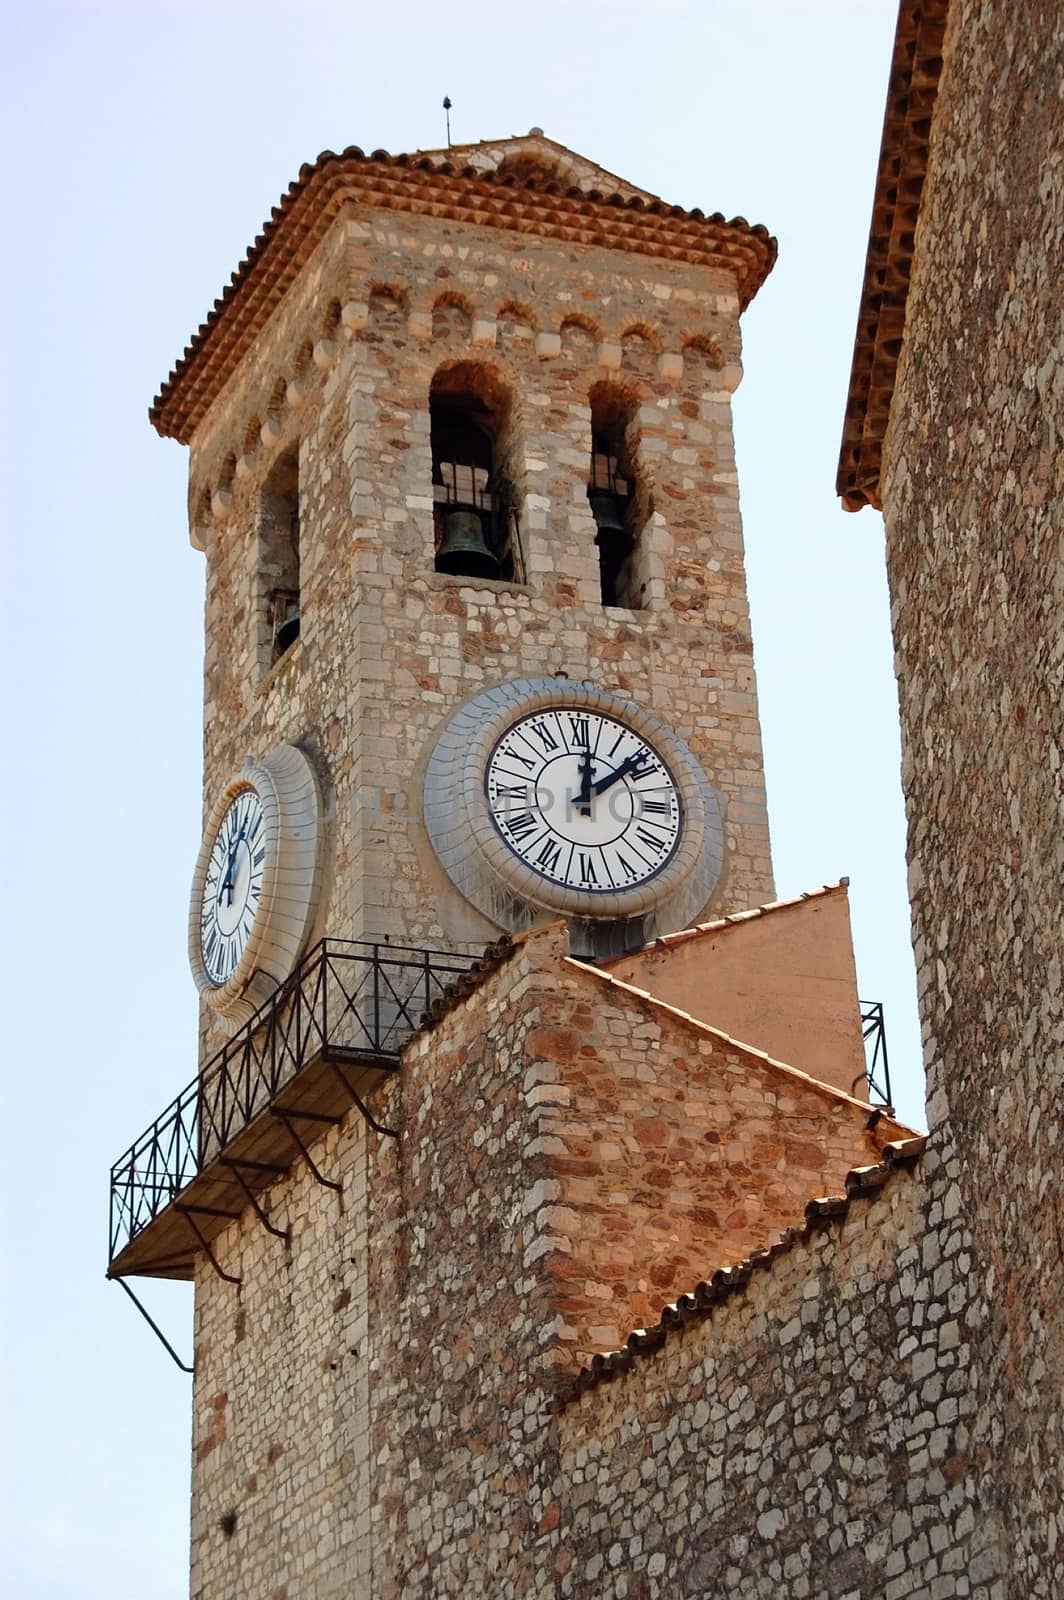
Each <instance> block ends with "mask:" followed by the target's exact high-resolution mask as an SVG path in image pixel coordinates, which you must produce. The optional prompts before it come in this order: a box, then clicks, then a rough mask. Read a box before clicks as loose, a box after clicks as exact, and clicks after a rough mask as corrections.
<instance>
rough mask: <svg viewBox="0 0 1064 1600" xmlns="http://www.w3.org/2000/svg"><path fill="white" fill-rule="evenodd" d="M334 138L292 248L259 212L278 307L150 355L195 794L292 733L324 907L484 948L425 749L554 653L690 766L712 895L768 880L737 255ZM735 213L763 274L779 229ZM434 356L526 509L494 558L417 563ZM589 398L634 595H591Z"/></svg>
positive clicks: (488, 925) (333, 919) (338, 930)
mask: <svg viewBox="0 0 1064 1600" xmlns="http://www.w3.org/2000/svg"><path fill="white" fill-rule="evenodd" d="M539 142H540V143H542V141H539ZM526 143H528V141H516V144H517V145H518V146H521V147H522V148H523V146H524V145H525V144H526ZM546 143H547V144H548V145H549V141H547V142H546ZM532 144H533V145H536V144H537V141H536V140H533V141H532ZM551 148H554V149H556V148H557V147H551ZM533 153H535V152H533ZM495 158H496V159H497V156H496V157H495ZM537 159H539V158H538V157H537ZM350 166H351V167H352V168H353V169H355V171H356V176H357V175H358V174H359V173H363V172H367V171H372V172H374V173H375V174H376V188H375V189H373V187H372V185H367V193H366V195H365V196H364V197H363V196H360V194H359V193H358V192H357V189H356V188H355V186H354V185H352V189H353V192H352V195H351V197H350V199H347V200H345V202H344V203H343V205H342V206H340V208H339V214H338V215H336V216H335V218H333V219H332V220H331V221H330V222H329V224H328V226H323V228H322V236H321V238H320V242H318V243H316V245H315V247H314V248H313V250H312V251H311V252H310V254H309V257H308V259H306V261H305V262H303V263H302V264H300V262H299V261H298V259H297V260H296V261H291V260H288V259H286V258H285V256H284V253H283V247H282V245H281V243H280V238H281V236H280V235H279V236H278V240H276V241H272V248H273V249H274V252H275V254H276V255H277V256H278V261H277V262H276V263H275V264H274V266H273V268H272V271H273V273H274V275H275V278H276V276H277V275H281V276H282V277H283V278H284V280H285V281H284V286H283V291H282V290H279V289H272V290H271V291H270V292H271V293H273V296H274V299H273V301H271V302H270V305H269V307H268V308H267V309H269V310H270V314H269V315H268V316H266V314H265V312H264V311H262V310H259V309H258V308H257V307H256V306H249V305H245V303H244V300H242V299H241V296H240V294H239V293H237V294H236V295H234V296H233V297H232V303H231V304H229V305H228V306H227V305H226V304H225V302H224V301H223V302H222V311H223V313H224V314H223V315H222V317H221V319H220V321H219V322H218V325H217V327H216V328H215V329H214V331H213V332H212V333H211V334H210V337H208V338H207V341H206V344H205V346H204V347H203V349H202V350H201V351H198V352H197V354H196V360H197V361H198V363H199V369H202V371H200V370H199V369H198V370H197V375H196V382H195V383H194V382H193V381H192V379H191V378H189V377H187V376H185V377H184V378H182V377H181V369H179V373H178V378H179V380H180V381H179V388H180V385H181V384H182V383H183V385H184V388H183V389H182V390H181V392H180V393H179V395H178V398H177V399H176V400H175V399H174V398H173V380H172V382H171V386H170V388H169V390H164V393H163V400H162V402H161V403H160V406H159V407H157V413H156V417H157V422H158V423H159V425H160V426H162V427H163V428H164V429H168V430H169V431H171V432H173V433H174V434H176V435H177V436H178V437H182V438H186V439H187V440H188V441H189V442H190V445H191V468H190V471H191V487H190V507H191V518H192V532H193V539H194V541H195V542H197V543H199V544H201V545H202V547H203V548H204V550H205V552H206V559H207V602H206V656H205V667H206V677H205V759H204V780H205V797H206V803H207V805H208V806H209V805H210V803H211V801H212V800H213V798H214V796H215V795H216V794H217V792H218V790H219V788H220V787H221V785H223V784H224V783H225V781H226V780H227V778H228V777H229V776H230V775H231V774H232V772H233V771H234V770H236V769H238V768H239V767H240V765H241V763H242V762H243V761H244V760H245V759H246V758H247V756H248V753H249V752H252V751H256V750H259V749H263V748H266V747H268V746H270V745H271V744H273V743H275V742H276V741H278V740H289V741H292V742H295V743H298V744H299V745H300V746H301V747H302V748H303V749H304V750H305V751H306V752H307V753H308V755H310V757H311V759H312V760H313V762H314V764H315V767H316V769H317V772H318V776H319V779H320V781H321V784H322V787H323V791H324V795H325V801H326V808H327V814H328V827H327V861H326V870H325V890H324V893H323V896H322V900H321V906H320V913H319V918H318V926H317V931H318V932H319V933H324V932H327V933H328V934H329V936H330V937H334V938H384V937H388V938H390V939H392V940H393V941H398V942H406V943H411V944H425V943H429V944H445V945H448V946H451V947H463V948H464V947H468V946H471V945H472V946H479V945H481V944H483V943H484V942H485V941H486V940H489V939H491V938H493V937H496V936H497V934H498V932H499V929H498V927H497V926H496V925H494V924H493V923H492V922H491V921H489V920H488V919H487V918H486V917H485V916H484V915H482V914H481V913H480V912H478V911H476V910H475V909H474V908H473V907H472V906H471V905H470V904H469V902H468V901H467V900H464V899H463V898H462V896H461V895H460V894H459V893H458V892H457V890H456V889H455V888H454V887H453V886H452V885H451V884H450V882H449V880H448V879H447V878H446V877H445V875H444V874H443V872H442V871H441V869H440V867H439V865H438V863H437V861H436V858H435V856H434V854H433V851H432V849H431V846H430V844H429V841H428V839H427V836H426V834H425V830H424V826H423V823H422V789H423V784H424V771H425V765H426V762H427V759H428V755H429V753H430V751H431V749H432V747H433V744H434V741H435V739H436V737H437V736H438V734H439V732H440V730H441V728H442V727H443V725H444V724H445V723H446V721H447V719H448V717H449V716H450V715H451V714H452V713H453V711H454V710H455V708H456V707H458V706H460V705H461V704H462V703H463V702H465V701H466V700H468V699H469V698H470V697H471V696H473V695H474V694H476V693H477V692H478V691H481V690H482V689H484V688H485V687H487V686H490V685H492V684H493V683H497V682H500V681H505V680H508V679H515V678H535V677H543V676H547V677H550V676H554V675H558V674H564V675H566V676H567V677H568V678H569V679H570V680H573V681H576V682H591V683H594V684H595V685H597V686H600V687H606V688H611V689H616V690H619V691H620V692H622V693H623V694H625V695H626V696H630V697H631V698H632V699H634V700H636V701H638V702H639V703H641V704H643V705H645V706H647V707H648V708H649V709H651V710H652V711H654V712H655V714H657V715H658V716H659V717H660V718H661V719H662V720H663V721H665V722H667V723H668V725H669V727H670V728H671V729H673V730H674V731H675V732H676V733H677V734H678V735H679V736H680V737H681V738H682V739H683V740H685V741H686V743H687V744H688V746H689V747H690V749H691V750H692V751H693V752H694V754H695V756H696V758H697V759H698V760H699V762H700V763H701V765H702V766H703V767H704V770H705V772H706V774H707V776H708V778H709V780H710V782H711V783H712V784H713V786H714V787H715V789H716V790H717V792H718V794H719V795H720V796H721V799H722V802H723V808H724V819H725V855H724V866H723V870H722V872H721V875H720V878H719V880H718V882H717V884H716V887H715V889H714V891H713V894H712V898H711V901H710V902H709V903H708V904H707V905H706V906H705V907H704V908H703V909H704V912H705V914H706V915H707V916H708V915H711V914H718V913H724V912H727V911H729V910H736V909H741V908H745V907H746V906H748V905H752V904H757V903H760V902H763V901H765V900H767V899H771V898H772V874H771V864H770V857H769V841H768V829H767V821H766V811H765V795H764V774H763V767H762V754H761V740H760V731H759V724H758V714H757V700H756V689H755V680H754V665H753V656H752V646H751V637H750V623H749V613H748V607H747V599H746V586H745V578H744V568H743V545H742V533H741V525H740V517H739V504H738V488H737V483H736V474H735V460H734V451H733V441H732V422H731V395H732V392H733V391H734V389H735V387H736V385H737V383H738V382H739V379H740V375H741V366H740V335H739V320H738V319H739V312H740V306H741V304H743V303H745V300H746V299H747V298H748V297H749V295H750V293H751V292H752V290H753V287H756V273H753V269H751V268H750V267H749V265H748V264H747V263H745V262H744V260H743V259H741V258H740V257H739V256H738V255H737V256H736V258H735V262H736V265H735V267H734V268H732V269H731V270H729V266H728V262H729V257H728V256H727V255H720V254H718V255H717V256H716V257H714V258H713V260H714V261H715V262H716V264H709V265H707V264H703V262H702V260H700V259H695V260H694V261H692V260H687V259H682V258H681V252H680V251H679V250H677V249H675V248H672V247H671V246H669V245H668V244H666V243H664V242H663V244H662V247H661V254H660V255H655V254H653V253H646V251H647V249H653V246H644V245H643V244H640V247H639V248H640V251H641V252H642V253H638V254H626V253H625V250H626V246H625V244H624V240H625V238H626V237H627V235H625V234H624V233H623V232H618V235H617V236H618V241H619V244H620V246H621V247H620V248H617V247H609V236H608V235H607V234H606V233H605V231H604V230H596V231H593V232H592V231H588V232H587V233H585V235H584V236H582V237H577V235H576V234H575V232H574V231H573V230H570V231H571V232H573V237H572V238H565V239H562V238H551V237H545V236H544V233H546V232H547V228H546V226H544V230H543V232H528V231H520V230H521V229H522V228H523V227H524V220H523V219H524V213H525V212H526V211H527V209H528V207H529V206H531V205H532V202H533V200H534V198H535V191H534V190H529V191H527V192H523V191H522V190H521V189H520V187H518V188H513V187H510V188H506V189H503V191H502V193H503V194H504V196H505V198H506V203H507V208H508V210H507V213H506V217H508V216H509V215H511V214H512V216H513V219H514V220H513V224H512V226H513V229H514V231H513V232H510V231H509V224H508V222H507V220H506V217H503V218H501V219H500V218H499V217H495V218H494V220H493V225H492V226H491V227H487V226H480V225H476V224H475V223H472V222H466V221H464V220H458V221H455V220H452V219H451V218H450V217H448V216H447V215H446V214H441V215H424V214H421V215H414V214H405V213H401V212H399V211H398V210H397V209H389V207H390V206H397V205H398V203H399V202H398V201H396V199H395V197H394V195H392V194H391V193H390V191H389V186H388V181H387V180H389V179H390V177H391V175H392V174H393V173H394V174H395V177H396V179H398V178H399V177H403V176H404V173H403V169H399V168H395V167H391V168H389V167H388V166H386V165H385V164H384V162H383V161H381V162H354V161H352V162H351V163H350ZM593 170H594V169H593ZM540 176H542V173H541V174H540ZM360 181H361V180H360ZM420 181H422V182H423V183H424V184H428V183H430V182H431V184H432V186H433V191H432V192H433V195H434V196H435V197H436V199H437V200H438V204H437V205H436V207H435V209H436V210H437V211H439V212H441V213H445V212H446V201H447V198H448V186H449V185H450V186H458V187H461V185H462V184H463V183H464V185H465V187H466V188H470V187H471V180H470V179H469V178H468V177H466V178H464V179H461V180H460V179H458V178H448V177H447V175H446V174H442V175H441V174H440V173H439V172H437V171H436V169H435V168H433V169H431V173H422V174H421V178H420ZM396 187H398V184H396ZM484 187H485V184H484V183H483V182H481V183H480V184H479V188H480V189H483V188H484ZM619 188H620V189H622V190H624V196H626V197H628V198H631V197H632V196H635V204H634V205H633V207H632V210H631V211H630V212H627V213H626V212H624V211H622V210H620V209H619V208H617V207H614V208H613V216H615V217H616V216H620V217H621V218H622V220H623V219H624V218H625V216H626V215H629V216H630V215H635V216H637V217H639V216H642V211H640V210H639V209H638V208H639V207H642V206H643V202H642V201H641V200H640V199H639V197H638V194H637V193H636V191H630V190H628V189H627V188H626V187H625V186H624V185H619ZM370 191H372V192H370ZM600 198H601V197H600ZM557 203H560V202H557ZM567 204H569V205H570V207H574V206H576V207H577V208H578V209H579V206H580V205H584V204H585V203H584V202H582V201H581V202H579V203H578V202H577V201H574V200H570V201H568V202H567ZM587 204H588V205H591V202H587ZM655 204H658V205H659V210H660V211H661V213H662V214H663V215H664V216H665V217H668V215H669V211H668V208H666V207H660V203H656V202H655ZM600 209H601V208H600ZM654 221H655V225H656V226H659V227H660V225H661V223H660V219H659V218H657V217H655V218H654ZM709 222H710V219H701V220H700V221H698V222H697V223H696V224H695V225H696V226H700V227H702V228H703V229H704V228H706V227H707V226H708V225H709ZM625 226H626V227H627V226H628V224H627V223H626V224H625ZM729 226H730V225H729ZM743 228H744V230H746V225H745V224H744V225H743ZM615 231H617V230H616V229H615ZM755 232H756V236H755V237H753V245H754V246H755V247H756V251H759V252H760V256H759V259H758V262H757V263H756V265H757V269H758V271H760V272H761V274H762V275H763V272H764V271H765V270H767V267H768V266H769V265H771V256H772V251H771V249H770V245H771V241H768V242H767V243H766V242H765V238H766V237H767V236H763V230H759V231H755ZM745 237H746V238H747V239H748V240H749V238H750V237H751V230H746V231H745ZM665 238H666V236H665V235H664V234H663V235H662V239H663V241H664V240H665ZM687 253H688V254H690V253H691V252H689V251H688V252H687ZM253 254H254V253H253ZM707 259H708V258H707ZM253 265H254V264H253ZM245 270H247V269H245ZM266 271H267V264H266V263H265V262H263V263H260V264H257V265H255V266H254V271H252V272H251V275H250V280H249V282H250V287H248V288H247V291H246V293H245V296H244V299H245V300H246V299H247V298H248V296H249V295H251V293H252V291H255V292H260V293H265V292H266V291H265V290H257V289H256V284H257V282H258V280H257V279H256V277H255V272H258V273H259V276H260V277H261V276H262V275H263V274H264V273H266ZM272 281H273V280H271V282H272ZM210 328H211V325H208V330H210ZM233 328H235V329H236V331H235V332H233V331H232V329H233ZM227 338H228V339H229V344H228V345H226V339H227ZM212 340H213V343H212ZM216 346H225V349H224V351H223V354H224V357H225V360H224V361H223V360H222V357H221V356H219V355H218V354H217V350H216V348H215V347H216ZM212 362H214V364H215V366H217V367H218V372H217V373H215V372H214V369H213V367H212ZM455 373H458V374H459V375H460V377H461V379H462V380H463V381H464V382H465V383H466V385H467V386H468V385H469V384H470V383H471V384H473V385H474V386H476V387H477V388H478V392H480V393H482V394H483V395H484V396H485V397H486V399H487V402H488V404H489V405H491V406H492V407H493V408H494V415H495V418H496V421H497V424H498V426H497V431H496V442H497V448H498V450H499V452H500V453H501V455H502V457H503V459H504V466H505V472H506V476H507V478H508V480H509V483H510V485H511V489H512V494H513V506H512V510H513V512H514V513H515V515H516V525H517V534H516V547H517V558H516V562H515V571H514V574H513V576H512V577H507V578H506V579H487V578H484V579H478V580H476V581H473V580H470V579H460V578H456V577H453V576H449V575H447V574H444V573H440V572H437V571H435V570H434V559H433V557H434V518H433V489H432V457H431V450H430V393H431V392H432V391H433V386H434V383H435V384H437V385H439V384H441V383H442V384H443V385H444V387H446V383H447V379H448V375H450V376H451V378H452V379H453V377H454V374H455ZM197 384H198V385H199V387H197ZM188 391H191V396H192V397H191V399H189V398H188ZM168 394H169V398H168ZM594 407H598V408H599V409H600V410H601V409H603V408H605V410H606V411H609V410H610V409H611V408H612V410H613V412H614V413H615V414H618V415H623V417H624V419H625V428H626V441H627V451H628V461H629V473H630V480H631V481H632V482H633V483H634V494H635V498H636V501H637V516H638V519H639V522H640V532H639V537H638V541H637V547H636V551H635V555H634V557H633V560H632V575H631V579H630V583H629V586H628V589H627V590H626V592H624V593H623V594H621V595H618V596H617V598H618V599H621V600H623V601H624V604H619V605H610V606H605V605H604V604H603V599H602V592H601V585H600V573H599V562H598V553H597V550H596V546H595V533H596V526H595V521H594V518H593V516H592V511H591V507H590V505H589V501H588V494H587V486H588V473H589V463H590V460H591V451H592V425H593V408H594ZM286 484H287V485H288V491H287V492H289V493H290V494H291V495H292V496H293V498H294V497H296V496H297V498H298V517H299V574H298V587H299V591H300V606H301V612H302V616H301V632H300V637H299V639H298V641H297V643H296V644H295V645H294V646H293V647H292V648H291V649H289V650H287V651H286V652H285V653H284V654H283V655H282V656H281V658H280V660H277V661H274V660H273V659H272V652H271V637H272V636H271V633H270V619H269V616H268V614H267V610H268V602H269V594H270V589H271V585H272V584H275V583H276V582H277V573H278V562H277V559H276V557H275V555H274V553H273V549H272V545H271V538H272V534H271V519H274V520H275V519H276V515H277V511H276V508H277V505H278V502H279V498H280V502H281V503H282V504H283V503H284V493H285V486H286ZM293 484H294V485H297V488H293V487H292V485H293ZM436 537H437V538H438V532H437V534H436ZM656 931H667V930H666V929H664V928H662V929H660V930H656Z"/></svg>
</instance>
